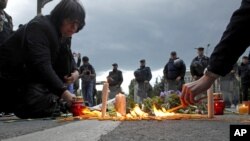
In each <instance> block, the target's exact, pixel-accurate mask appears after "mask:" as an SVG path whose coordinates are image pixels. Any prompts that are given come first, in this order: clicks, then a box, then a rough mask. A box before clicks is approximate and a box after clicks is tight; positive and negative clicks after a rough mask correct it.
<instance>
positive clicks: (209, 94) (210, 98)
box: [207, 88, 214, 118]
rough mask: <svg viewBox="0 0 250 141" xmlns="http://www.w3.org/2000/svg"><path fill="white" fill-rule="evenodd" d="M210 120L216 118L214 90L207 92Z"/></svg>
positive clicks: (210, 89)
mask: <svg viewBox="0 0 250 141" xmlns="http://www.w3.org/2000/svg"><path fill="white" fill-rule="evenodd" d="M207 107H208V118H213V117H214V98H213V91H212V88H209V89H208V90H207Z"/></svg>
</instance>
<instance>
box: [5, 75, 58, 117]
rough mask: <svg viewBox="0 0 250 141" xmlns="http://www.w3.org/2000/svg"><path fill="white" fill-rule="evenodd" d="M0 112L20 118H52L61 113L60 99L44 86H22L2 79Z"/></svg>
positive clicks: (19, 83)
mask: <svg viewBox="0 0 250 141" xmlns="http://www.w3.org/2000/svg"><path fill="white" fill-rule="evenodd" d="M0 90H1V92H0V111H1V112H13V113H14V114H15V115H16V116H17V117H19V118H43V117H51V116H53V114H54V113H55V112H60V102H59V97H58V96H56V95H54V94H53V93H51V92H50V91H49V90H48V88H47V87H46V86H45V85H43V84H25V83H24V84H22V83H21V82H14V81H11V82H8V81H7V80H5V79H1V78H0Z"/></svg>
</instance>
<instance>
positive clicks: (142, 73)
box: [134, 66, 152, 82]
mask: <svg viewBox="0 0 250 141" xmlns="http://www.w3.org/2000/svg"><path fill="white" fill-rule="evenodd" d="M134 76H135V80H136V81H137V82H144V81H150V80H151V79H152V73H151V69H150V67H146V66H144V67H140V68H139V69H137V70H136V71H135V72H134Z"/></svg>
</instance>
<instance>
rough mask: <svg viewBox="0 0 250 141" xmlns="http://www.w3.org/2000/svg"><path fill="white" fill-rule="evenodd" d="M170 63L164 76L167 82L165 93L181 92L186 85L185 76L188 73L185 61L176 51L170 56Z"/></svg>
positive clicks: (165, 68)
mask: <svg viewBox="0 0 250 141" xmlns="http://www.w3.org/2000/svg"><path fill="white" fill-rule="evenodd" d="M170 55H171V56H170V59H169V62H168V63H167V64H166V65H165V67H164V70H163V74H164V78H165V81H166V84H165V85H166V87H165V91H169V90H179V91H181V89H182V85H183V84H184V76H185V73H186V65H185V63H184V61H183V60H181V59H180V58H178V57H177V54H176V52H175V51H172V52H171V54H170Z"/></svg>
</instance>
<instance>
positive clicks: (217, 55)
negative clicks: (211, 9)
mask: <svg viewBox="0 0 250 141" xmlns="http://www.w3.org/2000/svg"><path fill="white" fill-rule="evenodd" d="M249 25H250V0H242V3H241V6H240V8H239V9H238V10H236V11H235V12H234V13H233V15H232V17H231V20H230V23H229V24H228V26H227V29H226V31H225V32H224V33H223V36H222V38H221V40H220V42H219V43H218V45H217V46H216V47H215V49H214V51H213V53H212V55H211V57H210V60H209V65H208V70H209V71H211V72H213V73H215V74H219V75H221V76H225V75H226V74H227V73H229V71H230V70H232V68H233V65H234V64H235V63H236V61H237V60H238V58H239V57H240V56H241V54H243V53H244V52H245V50H246V49H247V47H248V46H249V45H250V38H249V37H250V26H249Z"/></svg>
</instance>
